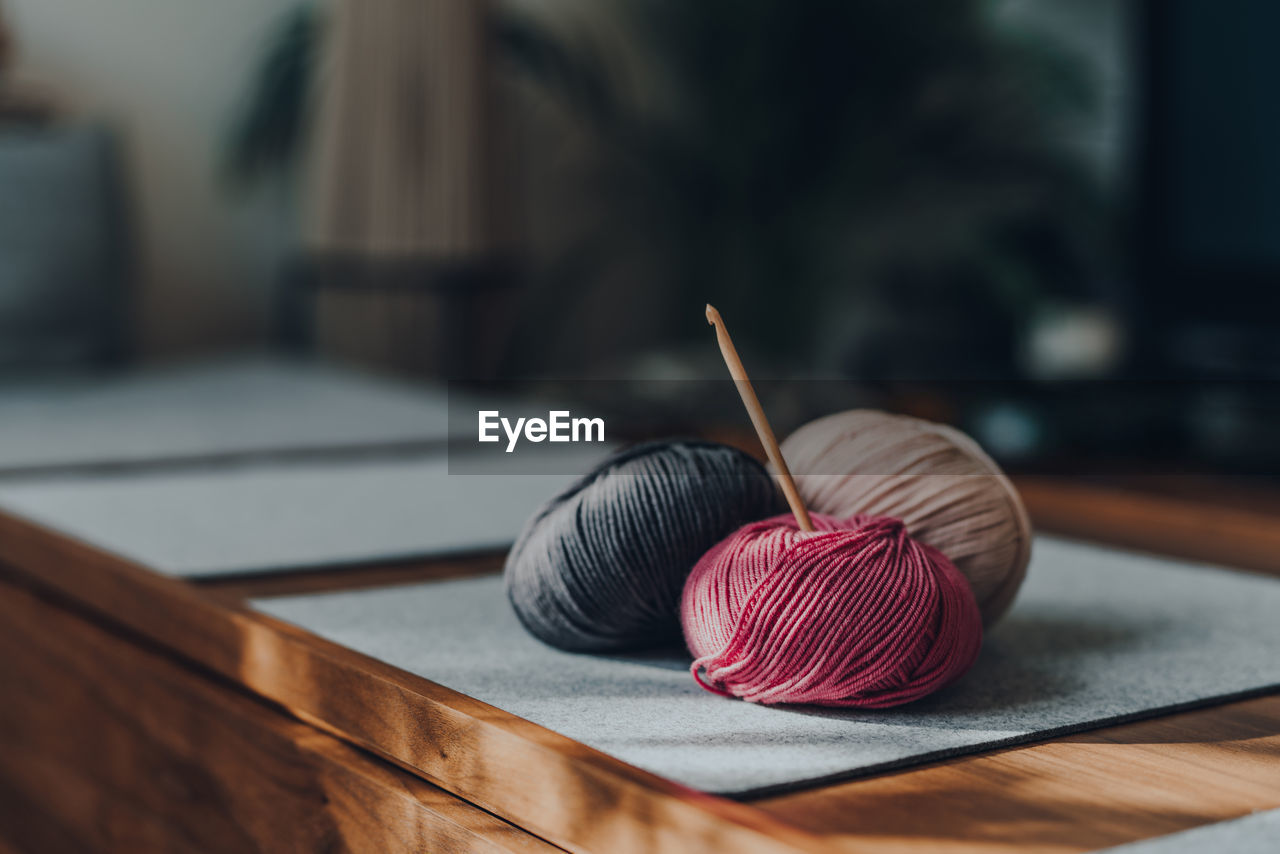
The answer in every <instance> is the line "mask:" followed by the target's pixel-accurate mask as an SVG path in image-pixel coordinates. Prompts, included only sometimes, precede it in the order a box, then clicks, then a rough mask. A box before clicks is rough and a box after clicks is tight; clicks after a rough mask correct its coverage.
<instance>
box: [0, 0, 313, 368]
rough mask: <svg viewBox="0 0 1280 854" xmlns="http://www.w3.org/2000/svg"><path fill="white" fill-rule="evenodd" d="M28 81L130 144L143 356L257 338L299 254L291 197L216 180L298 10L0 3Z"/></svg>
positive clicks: (142, 1)
mask: <svg viewBox="0 0 1280 854" xmlns="http://www.w3.org/2000/svg"><path fill="white" fill-rule="evenodd" d="M0 2H2V3H3V5H4V11H5V13H6V15H7V17H8V19H9V21H10V23H11V25H12V27H13V29H14V30H15V34H16V36H17V39H18V53H19V55H18V63H17V69H15V70H16V71H17V72H18V74H19V75H20V77H22V78H27V79H31V80H34V81H37V82H39V83H40V84H41V85H42V86H44V87H47V88H49V89H50V90H52V92H53V93H54V94H55V95H56V97H57V98H58V100H59V102H60V103H61V104H62V105H64V106H65V108H66V112H67V113H68V114H69V115H71V116H73V117H89V118H100V119H105V120H106V121H107V122H109V123H111V124H112V125H113V126H115V127H116V128H118V130H119V131H120V133H121V137H122V140H123V142H124V153H125V159H126V164H125V165H126V168H127V169H128V170H129V172H130V173H131V174H130V186H131V188H132V192H133V199H132V204H133V207H134V227H135V232H136V234H137V237H138V240H139V243H140V246H139V255H140V257H139V259H138V261H139V267H140V281H139V283H138V287H139V290H140V293H139V304H138V317H137V319H138V328H139V331H140V334H141V345H142V348H143V352H144V354H146V355H150V356H158V355H169V354H173V353H176V352H187V351H193V350H201V349H209V348H221V347H225V346H228V345H232V344H236V343H243V342H246V341H255V340H260V339H261V338H262V337H263V335H264V333H265V330H266V323H267V309H268V306H269V304H270V303H269V299H270V296H269V295H270V289H271V288H272V287H273V285H274V280H275V275H276V272H277V270H278V265H279V262H280V260H281V259H282V257H283V254H284V253H285V252H286V251H287V249H288V248H289V247H290V246H291V245H292V243H293V237H292V231H293V226H292V224H291V222H290V220H291V217H290V216H289V215H288V210H289V205H288V204H287V203H286V202H285V201H284V196H285V195H286V194H284V193H283V192H276V193H271V192H263V193H259V194H258V195H257V196H256V197H253V198H249V199H235V198H233V197H232V195H231V194H229V193H228V192H227V190H226V189H225V187H224V186H223V184H222V183H221V179H220V177H219V175H218V167H219V158H220V156H221V150H222V145H223V141H224V140H225V138H226V135H227V128H228V125H229V123H230V121H231V119H232V116H233V115H234V111H235V107H236V105H237V104H238V103H239V102H240V99H241V98H242V96H243V93H244V89H245V86H246V82H247V80H248V78H249V75H250V74H251V73H252V71H253V70H254V69H255V68H256V65H257V62H258V59H259V56H260V55H261V47H262V43H263V40H264V38H265V37H266V34H267V32H268V31H269V29H270V28H271V27H272V26H273V24H274V23H275V22H276V21H277V20H278V18H279V16H280V15H281V14H282V13H283V12H284V11H286V10H288V9H290V8H292V7H293V6H294V5H296V2H297V0H0Z"/></svg>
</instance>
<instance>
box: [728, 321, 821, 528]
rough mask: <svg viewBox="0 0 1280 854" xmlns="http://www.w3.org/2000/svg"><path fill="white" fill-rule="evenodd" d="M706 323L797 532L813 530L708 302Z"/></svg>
mask: <svg viewBox="0 0 1280 854" xmlns="http://www.w3.org/2000/svg"><path fill="white" fill-rule="evenodd" d="M707 323H710V324H711V325H712V326H714V327H715V328H716V341H717V342H719V344H720V355H722V356H724V363H725V364H726V365H728V366H729V376H731V377H733V383H734V385H736V386H737V387H738V394H739V395H741V396H742V405H743V406H745V407H746V408H747V414H748V415H750V416H751V425H752V426H753V427H755V428H756V435H757V436H759V437H760V444H762V445H764V452H765V454H767V455H768V457H769V462H771V463H773V468H774V470H775V471H777V472H778V480H779V481H781V483H782V494H783V495H785V496H786V497H787V504H789V505H791V512H792V513H794V514H795V516H796V522H797V523H799V525H800V530H802V531H812V530H813V520H812V519H810V518H809V509H808V508H807V507H805V506H804V501H802V500H801V499H800V491H799V490H798V489H796V482H795V480H793V479H792V477H791V469H789V468H787V461H786V460H784V459H783V458H782V449H781V448H779V447H778V440H777V439H776V438H775V437H774V435H773V428H772V427H770V426H769V419H768V418H766V417H765V414H764V407H762V406H761V405H760V398H758V397H756V390H755V389H754V388H753V387H752V385H751V378H750V377H749V376H747V369H746V368H744V367H742V359H740V358H738V349H737V348H736V347H734V346H733V339H732V338H730V337H729V330H728V329H725V328H724V320H722V319H721V318H720V312H718V311H716V310H715V307H714V306H712V305H711V304H710V303H708V304H707Z"/></svg>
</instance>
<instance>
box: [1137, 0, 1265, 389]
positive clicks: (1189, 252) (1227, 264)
mask: <svg viewBox="0 0 1280 854" xmlns="http://www.w3.org/2000/svg"><path fill="white" fill-rule="evenodd" d="M1142 18H1143V21H1142V24H1143V33H1142V36H1143V38H1144V41H1145V55H1146V74H1145V77H1146V90H1147V91H1146V101H1147V110H1146V121H1145V127H1144V129H1143V137H1144V140H1145V142H1144V144H1143V146H1142V149H1141V151H1140V152H1139V153H1140V157H1141V164H1140V168H1141V170H1142V172H1143V173H1144V181H1143V191H1142V198H1141V200H1140V203H1139V217H1140V222H1141V223H1142V229H1141V231H1142V232H1143V233H1144V235H1145V247H1144V249H1145V253H1144V254H1145V264H1144V266H1145V269H1144V271H1143V276H1142V289H1143V291H1144V293H1143V300H1142V302H1143V305H1144V310H1146V311H1149V314H1150V317H1151V318H1152V319H1153V320H1154V321H1155V323H1154V324H1153V326H1154V329H1153V330H1152V331H1153V333H1154V340H1153V342H1152V343H1153V345H1154V346H1153V352H1152V355H1153V356H1154V358H1155V359H1157V360H1158V361H1160V362H1161V363H1163V364H1165V365H1167V366H1172V367H1174V368H1184V369H1185V368H1190V369H1201V370H1214V371H1217V372H1224V371H1225V372H1228V373H1251V374H1260V375H1274V373H1275V370H1276V369H1277V368H1278V367H1280V345H1277V343H1276V340H1277V338H1278V337H1280V334H1278V333H1280V329H1278V328H1277V325H1276V320H1275V318H1274V316H1273V312H1274V308H1275V291H1276V285H1277V283H1278V282H1280V157H1277V152H1280V109H1278V108H1277V103H1278V102H1277V97H1276V84H1277V81H1280V52H1278V51H1277V50H1276V45H1275V39H1276V33H1277V32H1280V5H1278V4H1276V3H1274V2H1270V0H1224V2H1217V3H1204V2H1196V0H1160V2H1148V3H1146V4H1145V8H1144V10H1143V14H1142Z"/></svg>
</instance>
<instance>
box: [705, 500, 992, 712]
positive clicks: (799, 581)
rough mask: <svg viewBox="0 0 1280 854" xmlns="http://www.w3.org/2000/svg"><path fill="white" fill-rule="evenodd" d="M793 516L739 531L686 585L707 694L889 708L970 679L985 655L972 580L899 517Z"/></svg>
mask: <svg viewBox="0 0 1280 854" xmlns="http://www.w3.org/2000/svg"><path fill="white" fill-rule="evenodd" d="M812 516H813V524H814V527H815V528H816V529H817V530H816V531H813V532H804V531H801V530H799V528H798V526H797V524H796V521H795V517H794V516H792V515H791V514H783V515H780V516H775V517H773V518H770V519H765V520H763V521H760V522H754V523H752V524H749V525H746V526H744V527H742V528H739V529H738V530H737V531H736V532H734V533H733V534H730V535H729V536H728V537H726V538H725V539H724V540H721V541H720V543H718V544H717V545H716V546H714V547H713V548H712V549H711V550H710V551H709V552H707V553H706V554H705V555H704V556H703V557H702V559H701V560H700V561H698V564H697V565H696V566H695V567H694V569H693V572H692V574H691V575H690V576H689V579H688V581H686V583H685V587H684V595H683V597H682V600H681V606H680V617H681V623H682V625H683V627H684V636H685V641H686V643H687V644H688V646H689V650H690V651H691V652H692V653H693V655H694V657H695V658H696V659H697V660H696V661H694V662H693V668H692V669H693V675H694V678H695V679H697V680H698V683H699V684H701V685H702V686H703V687H704V688H706V689H707V690H709V691H714V692H716V693H718V694H724V695H726V696H734V697H740V698H742V699H743V700H747V701H749V702H753V703H765V704H773V703H811V704H817V705H823V706H858V707H864V708H885V707H888V706H896V705H899V704H901V703H908V702H911V701H912V700H917V699H919V698H921V697H923V696H925V695H926V694H929V693H931V692H933V691H936V690H937V689H939V688H941V687H942V686H943V685H946V684H947V683H949V682H951V681H952V680H954V679H956V678H958V677H959V676H961V675H962V674H963V673H964V672H965V671H966V670H968V669H969V667H970V666H971V665H972V664H973V662H974V659H976V658H977V656H978V650H979V648H980V647H981V645H982V618H981V617H980V615H979V613H978V606H977V603H976V602H975V600H974V597H973V592H972V591H971V589H970V587H969V584H968V582H967V581H966V580H965V578H964V576H963V575H961V574H960V572H959V570H957V569H956V568H955V566H954V565H953V564H952V563H951V561H950V560H948V559H947V557H946V556H945V555H943V554H942V552H940V551H938V550H937V549H935V548H933V547H932V546H928V545H925V544H924V543H921V542H918V541H916V540H913V539H912V538H911V537H910V536H908V535H907V531H906V528H905V527H904V526H903V524H902V522H900V521H898V520H897V519H892V518H889V517H884V516H880V517H874V516H854V517H852V518H850V519H848V520H839V519H835V518H833V517H831V516H825V515H822V514H817V513H815V514H812Z"/></svg>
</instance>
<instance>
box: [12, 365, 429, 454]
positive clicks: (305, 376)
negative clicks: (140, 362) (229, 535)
mask: <svg viewBox="0 0 1280 854" xmlns="http://www.w3.org/2000/svg"><path fill="white" fill-rule="evenodd" d="M448 422H449V419H448V397H447V395H446V393H445V392H444V391H443V390H442V389H427V388H417V387H410V386H402V385H398V384H394V383H390V382H385V381H382V380H378V379H374V378H371V377H368V376H365V375H362V374H357V373H351V372H347V371H342V370H338V369H335V368H329V367H321V366H319V365H314V364H307V363H303V362H293V361H286V360H280V359H272V358H268V357H259V358H241V359H234V360H222V361H217V362H211V363H205V364H192V365H180V366H176V367H167V368H157V369H150V370H146V371H141V372H138V373H133V374H121V375H115V376H78V377H77V376H62V377H45V378H40V379H35V380H22V381H16V380H8V381H5V382H2V383H0V474H13V473H22V472H32V471H41V472H44V471H48V470H50V469H74V468H85V467H88V468H92V467H109V466H120V465H126V464H137V463H150V462H156V461H165V460H183V461H189V460H193V459H194V460H199V459H201V458H207V457H227V456H237V455H247V454H269V453H272V452H276V453H279V452H290V453H298V452H300V451H316V450H324V449H333V448H349V447H351V446H370V445H396V444H406V443H408V444H422V443H437V444H440V443H443V442H444V441H445V440H446V439H447V438H448V430H449V423H448Z"/></svg>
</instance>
